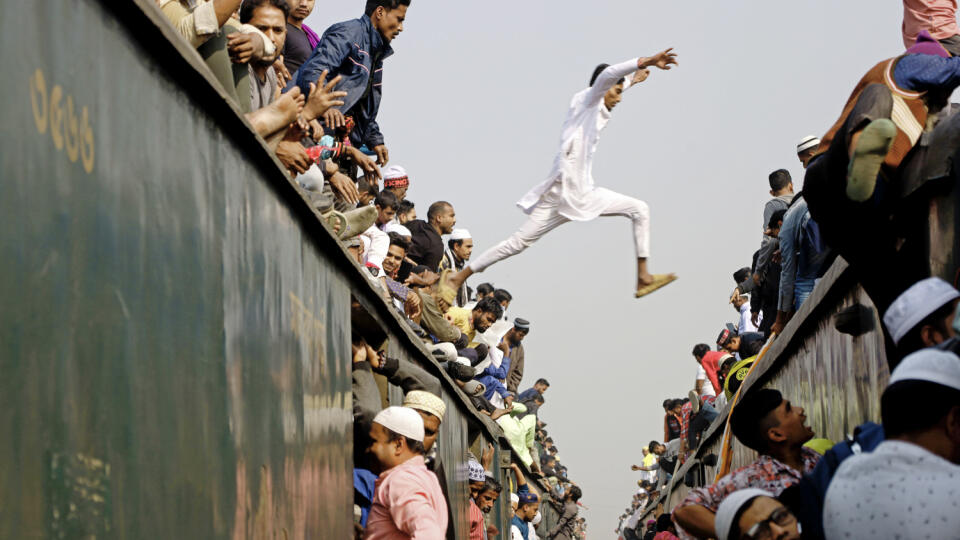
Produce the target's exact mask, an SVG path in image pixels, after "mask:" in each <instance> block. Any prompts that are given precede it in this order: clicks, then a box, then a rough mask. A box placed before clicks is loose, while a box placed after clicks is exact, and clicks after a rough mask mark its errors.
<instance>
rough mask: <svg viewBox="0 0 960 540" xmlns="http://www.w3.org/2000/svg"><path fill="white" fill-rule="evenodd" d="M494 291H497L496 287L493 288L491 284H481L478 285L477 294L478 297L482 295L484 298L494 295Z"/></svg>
mask: <svg viewBox="0 0 960 540" xmlns="http://www.w3.org/2000/svg"><path fill="white" fill-rule="evenodd" d="M494 290H496V289H495V288H494V286H493V285H492V284H490V283H481V284H479V285H477V294H478V295H481V294H482V295H484V296H489V295H491V294H493V291H494Z"/></svg>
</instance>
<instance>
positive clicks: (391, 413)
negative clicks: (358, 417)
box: [373, 406, 423, 442]
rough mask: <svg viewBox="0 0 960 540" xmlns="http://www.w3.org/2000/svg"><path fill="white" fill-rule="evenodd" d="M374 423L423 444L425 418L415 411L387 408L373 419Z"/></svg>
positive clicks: (404, 408)
mask: <svg viewBox="0 0 960 540" xmlns="http://www.w3.org/2000/svg"><path fill="white" fill-rule="evenodd" d="M373 422H374V423H375V424H380V425H381V426H383V427H385V428H387V429H389V430H390V431H393V432H395V433H399V434H400V435H403V436H404V437H407V438H409V439H413V440H415V441H420V442H423V418H420V413H418V412H417V411H415V410H413V409H409V408H407V407H397V406H393V407H387V408H386V409H384V410H382V411H380V412H379V413H377V415H376V416H374V417H373Z"/></svg>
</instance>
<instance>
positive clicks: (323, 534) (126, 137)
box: [0, 0, 556, 539]
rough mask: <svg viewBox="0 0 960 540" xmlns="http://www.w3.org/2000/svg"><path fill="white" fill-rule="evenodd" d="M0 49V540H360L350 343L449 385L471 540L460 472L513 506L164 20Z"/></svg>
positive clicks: (71, 31)
mask: <svg viewBox="0 0 960 540" xmlns="http://www.w3.org/2000/svg"><path fill="white" fill-rule="evenodd" d="M0 29H2V33H3V35H4V43H5V44H6V45H5V46H4V47H3V48H2V50H0V58H2V65H3V66H4V71H5V74H6V76H7V77H8V80H9V81H11V85H10V88H11V92H10V94H9V95H8V96H7V97H6V98H5V99H4V100H3V101H2V105H0V107H2V110H3V118H4V124H5V126H4V129H3V130H2V132H0V139H2V148H3V150H2V153H0V171H2V176H0V215H2V216H3V217H2V223H3V227H0V261H2V263H0V298H2V306H3V308H2V309H0V366H2V373H3V377H2V379H0V396H2V410H3V413H2V414H0V433H3V435H4V436H3V439H4V444H2V445H0V463H2V464H3V465H2V466H0V467H2V469H0V471H2V472H0V507H2V508H3V510H2V511H0V514H2V516H3V519H0V538H34V537H48V538H79V537H83V538H282V539H286V538H338V539H343V538H351V537H352V536H353V534H354V526H353V521H354V504H353V503H354V496H353V479H352V470H353V454H354V451H355V449H354V448H353V417H352V408H351V400H352V392H351V353H350V339H351V332H359V333H361V334H362V335H363V336H364V337H365V338H366V339H367V341H368V342H370V343H372V344H376V345H378V346H379V347H381V348H382V347H386V348H387V350H388V352H389V354H391V355H394V356H397V357H401V358H405V359H408V360H410V361H412V362H415V363H417V364H418V365H420V366H422V367H423V368H424V369H426V370H427V371H429V372H430V373H432V374H433V375H435V376H436V377H438V378H439V379H440V381H441V384H442V386H443V396H442V397H443V399H444V401H445V402H446V404H447V406H448V409H447V411H448V412H447V416H446V418H445V419H444V422H443V425H442V427H441V430H440V439H439V440H440V443H439V449H440V456H439V457H440V459H441V460H442V462H443V463H444V464H445V468H444V475H443V476H444V478H443V481H444V482H445V484H446V486H445V487H446V491H447V493H448V494H449V497H450V506H451V517H452V522H451V527H450V537H451V538H465V537H466V534H467V533H466V531H467V527H468V517H467V516H468V514H467V511H468V508H467V499H466V497H467V491H466V483H465V474H464V472H463V466H464V463H465V460H466V453H467V451H468V450H470V449H472V450H473V452H474V453H477V454H478V455H479V453H478V452H479V451H480V449H482V448H483V447H485V446H486V444H488V443H492V444H494V445H495V446H496V448H497V457H496V461H495V463H496V464H497V465H496V466H495V471H494V473H495V475H496V476H497V477H498V478H499V479H500V480H501V482H502V483H504V484H505V485H509V483H508V482H507V479H506V476H507V474H506V473H507V471H508V470H509V469H508V468H507V467H508V466H509V464H510V462H511V460H512V459H513V458H512V456H511V453H510V451H509V448H510V447H509V444H508V443H507V442H506V440H505V439H504V438H503V437H502V432H501V431H500V429H499V427H498V426H497V425H496V424H495V423H493V422H491V421H490V420H489V419H488V418H485V417H483V416H482V415H479V414H478V413H477V411H476V410H475V409H474V408H473V407H472V406H471V404H470V403H469V401H468V400H467V399H466V397H465V396H464V395H463V393H462V392H461V391H460V390H459V389H458V388H457V387H456V385H455V384H454V383H453V382H452V380H451V379H450V378H449V377H448V376H447V375H446V372H445V371H444V370H442V369H441V368H440V366H439V364H437V362H436V361H435V360H434V359H433V358H432V357H431V356H430V355H428V354H427V352H426V349H425V348H424V346H423V344H422V342H421V341H420V340H419V339H417V338H416V336H415V335H413V334H412V333H411V331H410V330H409V329H408V327H407V325H406V324H405V322H404V321H403V320H401V318H399V317H398V316H397V315H396V313H395V312H394V311H393V310H392V309H390V307H389V306H388V305H387V304H386V303H385V302H384V301H383V299H382V297H381V296H380V294H379V293H378V292H377V291H376V290H374V288H372V287H371V285H370V283H369V282H368V280H367V279H366V278H365V277H364V275H365V272H366V270H365V269H362V268H360V267H359V265H357V264H356V263H355V262H353V261H352V260H351V259H349V258H348V256H347V253H346V251H345V250H344V248H343V247H342V246H341V244H340V243H339V242H338V241H337V240H336V238H335V236H334V235H333V233H332V232H331V231H330V230H329V229H328V227H327V226H326V224H325V222H324V221H323V220H322V219H321V217H320V216H319V214H317V213H316V211H315V210H313V209H312V208H311V206H310V205H309V204H308V203H307V202H306V201H305V200H304V198H303V197H302V196H301V194H300V193H299V192H298V190H297V187H296V186H295V185H294V183H292V182H291V180H290V179H289V177H288V176H287V174H286V172H285V170H284V169H283V168H282V166H281V165H280V163H279V162H278V161H277V160H276V159H275V158H274V157H273V155H272V153H271V152H269V151H268V149H267V147H266V145H265V142H264V141H263V140H262V139H261V138H260V137H258V136H257V135H256V134H255V133H254V132H253V131H252V130H251V126H250V125H249V123H248V122H247V121H246V120H245V119H244V116H243V115H242V114H241V112H240V110H239V109H238V108H237V106H236V105H235V104H234V103H233V102H231V100H229V99H228V98H227V96H226V94H225V93H224V91H223V89H222V87H220V86H219V85H218V83H217V82H216V80H215V79H214V77H213V75H212V74H211V72H210V71H209V70H208V69H207V67H206V66H205V65H204V63H203V62H202V61H201V58H200V57H199V56H198V55H197V52H196V51H195V50H194V49H192V48H191V47H189V46H188V44H187V43H185V42H183V40H182V39H180V38H179V36H177V35H176V34H175V33H174V31H173V30H172V28H171V27H170V26H169V24H167V23H166V21H164V20H163V19H162V16H161V15H160V13H159V12H158V11H157V10H156V9H155V6H154V1H153V0H124V1H121V2H117V1H113V0H35V1H31V2H3V3H2V4H0ZM383 398H384V404H388V403H393V402H395V401H396V400H397V399H398V395H397V391H396V390H395V389H393V390H391V389H389V388H387V387H386V386H385V387H384V388H383ZM525 472H526V473H527V474H528V475H529V471H525ZM531 482H534V483H536V482H535V481H534V480H533V479H531ZM539 488H540V489H541V490H546V489H548V487H547V486H545V485H543V484H540V485H539ZM508 504H509V497H508V496H503V497H501V499H500V504H499V507H498V508H497V509H496V511H495V513H494V515H493V517H492V521H493V522H494V523H496V524H497V526H498V528H499V529H500V530H501V531H508V530H509V521H508V516H509V508H508V506H507V505H508ZM544 514H545V519H544V521H545V522H546V523H552V522H553V521H555V519H556V516H555V514H554V513H552V510H551V509H550V508H545V509H544Z"/></svg>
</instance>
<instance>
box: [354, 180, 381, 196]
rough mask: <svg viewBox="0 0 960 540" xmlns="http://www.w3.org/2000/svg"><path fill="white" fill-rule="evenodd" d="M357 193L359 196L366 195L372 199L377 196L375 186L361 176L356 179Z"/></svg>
mask: <svg viewBox="0 0 960 540" xmlns="http://www.w3.org/2000/svg"><path fill="white" fill-rule="evenodd" d="M357 191H359V192H360V193H361V194H363V193H366V194H367V195H370V196H372V197H376V196H377V195H379V194H378V193H377V185H376V184H373V183H371V182H368V181H367V177H366V176H361V177H360V178H358V179H357Z"/></svg>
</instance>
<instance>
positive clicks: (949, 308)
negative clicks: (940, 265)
mask: <svg viewBox="0 0 960 540" xmlns="http://www.w3.org/2000/svg"><path fill="white" fill-rule="evenodd" d="M958 299H960V292H957V289H955V288H954V287H953V286H952V285H950V284H949V283H947V282H946V281H944V280H942V279H940V278H937V277H931V278H927V279H924V280H921V281H918V282H917V283H914V284H913V285H912V286H911V287H910V288H909V289H907V290H906V291H904V292H903V294H901V295H900V296H898V297H897V299H896V300H894V302H893V304H891V305H890V308H889V309H887V312H886V313H884V315H883V325H884V326H886V328H887V332H889V333H890V337H891V338H892V339H893V343H894V344H895V345H896V346H897V353H898V354H899V355H900V356H901V357H905V356H907V355H908V354H910V353H912V352H914V351H918V350H920V349H923V348H926V347H933V346H935V345H939V344H940V343H942V342H944V341H946V340H949V339H951V338H952V337H954V335H955V333H954V330H953V326H952V324H953V319H954V316H955V315H956V311H957V303H958V301H960V300H958ZM897 363H899V362H898V361H895V360H894V361H891V362H890V364H891V366H893V367H896V365H897Z"/></svg>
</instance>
